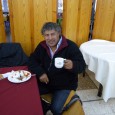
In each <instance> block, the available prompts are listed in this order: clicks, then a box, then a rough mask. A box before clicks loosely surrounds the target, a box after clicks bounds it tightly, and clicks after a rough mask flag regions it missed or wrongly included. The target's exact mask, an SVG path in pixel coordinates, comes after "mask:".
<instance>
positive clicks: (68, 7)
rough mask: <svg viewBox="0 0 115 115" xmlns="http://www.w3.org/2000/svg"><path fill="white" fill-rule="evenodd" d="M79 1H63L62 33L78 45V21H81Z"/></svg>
mask: <svg viewBox="0 0 115 115" xmlns="http://www.w3.org/2000/svg"><path fill="white" fill-rule="evenodd" d="M78 10H79V0H71V1H70V0H64V1H63V21H62V33H63V35H64V36H65V37H67V38H69V39H71V40H72V41H74V42H75V43H76V37H77V31H78V30H77V29H78V19H79V13H78Z"/></svg>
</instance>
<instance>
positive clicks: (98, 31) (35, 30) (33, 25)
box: [0, 0, 115, 55]
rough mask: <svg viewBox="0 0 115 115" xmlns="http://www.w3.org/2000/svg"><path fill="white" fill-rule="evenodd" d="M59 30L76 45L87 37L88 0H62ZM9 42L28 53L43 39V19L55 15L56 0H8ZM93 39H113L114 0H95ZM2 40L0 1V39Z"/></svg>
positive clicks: (2, 26)
mask: <svg viewBox="0 0 115 115" xmlns="http://www.w3.org/2000/svg"><path fill="white" fill-rule="evenodd" d="M63 2H64V6H63V7H64V11H63V21H62V33H63V34H64V35H65V36H66V37H67V38H69V39H71V40H72V41H74V42H75V43H77V44H78V46H80V45H81V44H82V43H83V42H86V41H88V36H89V28H90V18H91V9H92V0H63ZM8 3H9V10H10V26H11V34H12V42H20V43H21V45H22V47H23V49H24V51H25V52H26V53H27V54H28V55H29V54H30V53H31V52H32V51H33V50H34V49H35V47H36V46H37V44H38V43H39V42H40V41H42V40H43V37H42V36H41V27H42V25H43V23H44V22H47V21H53V22H56V19H57V0H22V1H20V0H8ZM93 38H94V39H97V38H98V39H105V40H110V41H115V0H97V9H96V14H95V22H94V31H93ZM4 41H6V37H5V28H4V24H3V16H2V11H1V4H0V42H4Z"/></svg>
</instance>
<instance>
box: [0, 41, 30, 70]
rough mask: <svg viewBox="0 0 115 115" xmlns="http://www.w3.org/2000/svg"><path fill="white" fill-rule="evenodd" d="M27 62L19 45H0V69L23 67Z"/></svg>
mask: <svg viewBox="0 0 115 115" xmlns="http://www.w3.org/2000/svg"><path fill="white" fill-rule="evenodd" d="M27 61H28V57H27V56H26V54H25V53H24V51H23V49H22V47H21V45H20V43H0V68H1V67H12V66H23V65H26V63H27Z"/></svg>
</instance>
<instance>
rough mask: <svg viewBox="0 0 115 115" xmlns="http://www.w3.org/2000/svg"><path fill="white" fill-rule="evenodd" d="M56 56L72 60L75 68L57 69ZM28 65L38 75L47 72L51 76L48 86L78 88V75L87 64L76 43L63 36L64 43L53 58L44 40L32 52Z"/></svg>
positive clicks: (53, 87)
mask: <svg viewBox="0 0 115 115" xmlns="http://www.w3.org/2000/svg"><path fill="white" fill-rule="evenodd" d="M56 57H62V58H65V59H70V60H72V61H73V65H74V66H73V69H71V70H67V69H64V68H61V69H57V68H56V67H55V65H54V59H55V58H56ZM28 66H29V69H30V70H31V71H32V72H33V73H35V74H37V76H38V77H40V76H41V75H42V74H43V73H46V74H47V75H48V78H49V83H48V86H49V87H50V88H52V89H70V90H72V89H73V90H76V88H77V82H78V76H77V75H78V73H81V72H83V71H84V70H85V67H86V64H85V61H84V59H83V56H82V54H81V52H80V50H79V48H78V47H77V46H76V44H75V43H74V42H72V41H70V40H68V39H65V38H64V37H62V43H61V45H60V47H59V49H58V50H57V51H56V53H55V54H54V57H53V59H51V56H50V52H49V48H48V46H47V45H46V42H45V41H42V42H41V43H40V44H39V45H38V46H37V48H36V49H35V51H34V52H33V53H32V54H31V56H30V58H29V64H28Z"/></svg>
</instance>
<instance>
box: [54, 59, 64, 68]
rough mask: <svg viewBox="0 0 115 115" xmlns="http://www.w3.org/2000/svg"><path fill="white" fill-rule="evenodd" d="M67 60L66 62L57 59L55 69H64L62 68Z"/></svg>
mask: <svg viewBox="0 0 115 115" xmlns="http://www.w3.org/2000/svg"><path fill="white" fill-rule="evenodd" d="M65 60H66V59H64V58H61V57H57V58H55V67H56V68H62V67H63V66H64V61H65Z"/></svg>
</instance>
